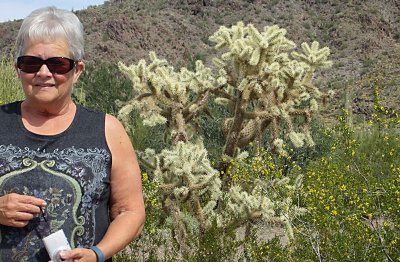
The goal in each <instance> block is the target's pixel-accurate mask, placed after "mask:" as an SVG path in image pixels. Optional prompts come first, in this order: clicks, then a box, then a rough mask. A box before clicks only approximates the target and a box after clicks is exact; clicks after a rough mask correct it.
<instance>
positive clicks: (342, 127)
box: [296, 107, 400, 261]
mask: <svg viewBox="0 0 400 262" xmlns="http://www.w3.org/2000/svg"><path fill="white" fill-rule="evenodd" d="M378 109H379V107H378ZM346 117H347V115H346V114H344V115H343V116H341V117H340V118H339V125H338V126H337V128H336V129H334V130H333V131H332V132H331V135H332V136H333V137H335V140H336V142H334V143H332V144H331V154H330V155H328V156H324V157H322V158H321V159H320V160H318V161H313V162H311V163H310V164H309V165H308V166H307V167H306V169H305V176H304V195H303V198H302V204H303V205H304V206H306V207H307V209H308V210H309V213H308V214H307V215H306V216H305V217H303V218H302V220H299V222H301V223H299V224H298V227H297V228H296V230H297V232H298V236H299V239H298V244H297V245H296V250H297V251H298V253H299V254H302V255H303V256H305V257H309V258H310V259H311V258H313V259H318V260H319V261H339V260H340V261H384V260H388V261H398V259H400V250H399V241H400V237H399V236H400V234H399V233H400V231H399V230H400V220H399V218H400V213H399V209H398V206H399V205H400V198H399V196H400V191H399V190H398V189H399V186H400V184H399V182H400V164H399V159H400V153H399V152H400V136H399V134H398V133H397V132H396V129H395V127H387V128H385V129H382V126H381V124H380V123H381V122H385V121H387V120H384V119H380V120H378V119H375V121H372V122H370V130H369V131H364V132H362V133H361V132H358V133H355V132H354V130H352V129H351V128H350V127H349V126H348V124H347V120H346ZM395 121H399V118H397V120H395ZM300 243H301V244H300Z"/></svg>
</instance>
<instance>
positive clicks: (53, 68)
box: [46, 57, 74, 74]
mask: <svg viewBox="0 0 400 262" xmlns="http://www.w3.org/2000/svg"><path fill="white" fill-rule="evenodd" d="M46 64H47V67H48V68H49V70H50V72H52V73H56V74H66V73H68V72H69V71H71V69H72V68H74V61H73V60H71V59H68V58H65V57H53V58H49V59H48V60H47V63H46Z"/></svg>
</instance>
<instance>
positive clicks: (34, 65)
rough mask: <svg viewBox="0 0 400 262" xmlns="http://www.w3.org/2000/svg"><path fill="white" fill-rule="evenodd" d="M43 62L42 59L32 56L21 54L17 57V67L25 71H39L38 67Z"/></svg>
mask: <svg viewBox="0 0 400 262" xmlns="http://www.w3.org/2000/svg"><path fill="white" fill-rule="evenodd" d="M43 64H44V61H43V60H42V59H40V58H37V57H34V56H22V57H18V60H17V67H18V68H19V69H21V71H23V72H25V73H35V72H37V71H39V69H40V67H41V66H42V65H43Z"/></svg>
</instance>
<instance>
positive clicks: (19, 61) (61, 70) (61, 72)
mask: <svg viewBox="0 0 400 262" xmlns="http://www.w3.org/2000/svg"><path fill="white" fill-rule="evenodd" d="M24 59H32V60H33V61H35V62H37V64H32V65H26V64H25V66H26V67H29V68H30V69H32V68H33V69H35V70H30V69H28V70H27V68H26V67H25V68H24ZM54 59H62V60H66V61H68V63H69V65H68V67H67V68H66V67H65V65H66V64H64V63H63V64H61V63H59V64H54V63H53V64H52V63H51V62H52V61H53V60H54ZM32 60H31V61H32ZM76 63H77V61H74V60H72V59H71V58H68V57H63V56H55V57H49V58H47V59H45V60H43V59H41V58H40V57H37V56H30V55H25V56H20V57H18V58H17V68H18V69H20V70H21V71H22V72H25V73H28V74H33V73H37V72H38V71H39V70H40V68H41V67H42V66H43V65H46V66H47V68H48V69H49V71H50V72H51V73H52V74H58V75H64V74H66V73H68V72H69V71H71V70H72V69H73V68H74V67H75V65H76ZM36 66H37V68H36ZM55 67H56V68H55ZM57 67H60V68H57Z"/></svg>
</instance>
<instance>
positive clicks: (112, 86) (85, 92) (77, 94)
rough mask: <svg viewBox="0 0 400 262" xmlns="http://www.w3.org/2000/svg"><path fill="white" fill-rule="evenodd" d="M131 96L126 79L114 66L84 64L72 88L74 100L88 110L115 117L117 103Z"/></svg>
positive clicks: (129, 85)
mask: <svg viewBox="0 0 400 262" xmlns="http://www.w3.org/2000/svg"><path fill="white" fill-rule="evenodd" d="M131 96H132V88H131V84H130V82H129V80H128V79H126V78H125V77H123V76H121V75H120V74H119V71H118V68H117V67H116V66H115V65H114V64H106V63H104V64H99V65H95V64H93V63H90V62H89V63H86V68H85V71H83V73H82V75H81V76H80V79H79V81H78V82H77V84H76V85H75V87H74V91H73V97H74V99H75V100H76V101H77V102H78V103H80V104H82V105H85V106H87V107H89V108H92V109H94V110H98V111H101V112H106V113H110V114H113V115H116V113H117V112H118V108H119V107H118V104H117V103H118V102H117V101H126V100H127V99H128V98H129V97H131Z"/></svg>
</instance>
